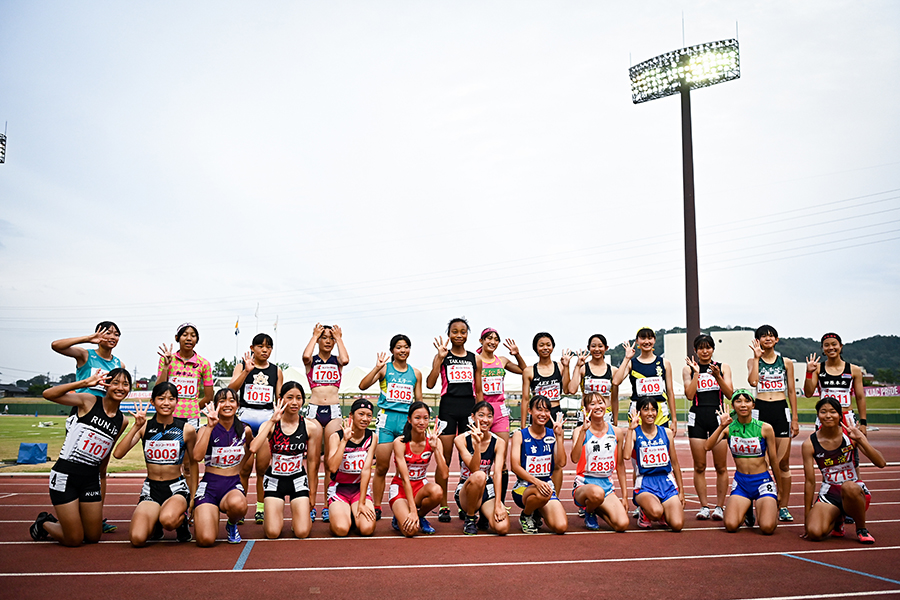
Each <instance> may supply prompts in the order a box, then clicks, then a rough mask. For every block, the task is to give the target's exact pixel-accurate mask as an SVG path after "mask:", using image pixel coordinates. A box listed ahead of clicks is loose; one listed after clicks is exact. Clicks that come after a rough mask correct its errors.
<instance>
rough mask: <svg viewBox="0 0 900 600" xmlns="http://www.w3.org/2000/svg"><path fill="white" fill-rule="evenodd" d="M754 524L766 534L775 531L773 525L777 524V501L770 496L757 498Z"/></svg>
mask: <svg viewBox="0 0 900 600" xmlns="http://www.w3.org/2000/svg"><path fill="white" fill-rule="evenodd" d="M756 524H757V525H758V526H759V530H760V531H762V532H763V533H764V534H766V535H772V534H773V533H775V527H777V526H778V501H777V500H776V499H775V498H773V497H772V496H763V497H762V498H757V500H756Z"/></svg>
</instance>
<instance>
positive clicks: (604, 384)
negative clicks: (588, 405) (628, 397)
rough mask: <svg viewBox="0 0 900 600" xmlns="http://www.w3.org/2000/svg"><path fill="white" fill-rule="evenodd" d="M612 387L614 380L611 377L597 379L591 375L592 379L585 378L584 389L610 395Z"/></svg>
mask: <svg viewBox="0 0 900 600" xmlns="http://www.w3.org/2000/svg"><path fill="white" fill-rule="evenodd" d="M611 387H612V381H610V380H609V379H597V378H594V377H591V378H590V379H588V378H585V380H584V391H585V393H587V392H594V393H597V394H600V395H601V396H609V392H610V388H611Z"/></svg>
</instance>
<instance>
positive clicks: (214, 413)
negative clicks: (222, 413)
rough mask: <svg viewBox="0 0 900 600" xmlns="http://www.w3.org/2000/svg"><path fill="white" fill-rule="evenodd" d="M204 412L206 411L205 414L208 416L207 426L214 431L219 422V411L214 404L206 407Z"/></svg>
mask: <svg viewBox="0 0 900 600" xmlns="http://www.w3.org/2000/svg"><path fill="white" fill-rule="evenodd" d="M204 410H205V411H206V412H205V413H204V414H205V415H206V424H207V425H208V426H209V428H210V429H212V428H213V427H215V426H216V424H218V422H219V411H218V409H216V408H214V407H213V403H212V402H210V403H209V404H207V405H206V407H205V408H204Z"/></svg>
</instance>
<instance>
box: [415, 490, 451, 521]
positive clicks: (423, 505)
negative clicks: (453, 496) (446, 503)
mask: <svg viewBox="0 0 900 600" xmlns="http://www.w3.org/2000/svg"><path fill="white" fill-rule="evenodd" d="M443 493H445V492H443V491H442V490H441V488H440V486H438V484H436V483H426V484H425V485H423V486H422V489H420V490H419V491H418V492H417V493H416V499H415V502H416V506H417V507H418V511H417V512H418V514H419V518H420V519H421V518H423V517H424V516H425V515H427V514H428V513H429V512H431V510H432V509H434V508H437V507H438V504H439V503H440V501H441V498H442V497H443V496H442V494H443Z"/></svg>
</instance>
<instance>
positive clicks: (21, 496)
mask: <svg viewBox="0 0 900 600" xmlns="http://www.w3.org/2000/svg"><path fill="white" fill-rule="evenodd" d="M809 433H810V430H809V429H803V430H801V434H800V440H802V439H806V437H807V436H808V435H809ZM870 439H871V440H872V443H873V444H874V445H875V446H876V447H878V448H879V449H880V450H881V451H882V452H883V453H884V455H885V458H886V459H887V460H888V462H889V463H892V466H888V467H887V468H886V469H883V470H879V469H876V468H874V467H871V466H869V467H866V466H865V465H866V464H867V462H868V461H866V459H865V457H863V465H864V466H863V468H862V476H863V480H864V481H865V482H866V483H867V484H868V486H869V488H870V489H871V490H872V505H871V507H870V509H869V513H868V516H869V530H870V531H871V532H872V534H873V535H874V536H875V538H876V540H877V542H876V544H875V545H874V546H863V545H861V544H859V543H858V542H857V541H856V538H855V535H853V532H854V529H853V526H852V525H850V526H848V527H847V533H848V535H847V537H846V538H844V539H837V538H832V539H829V540H826V541H824V542H819V543H812V542H808V541H806V540H802V539H800V538H799V534H800V533H801V532H802V530H803V526H802V523H801V522H800V521H802V515H803V509H802V503H803V485H802V482H803V479H802V468H801V461H800V443H799V441H797V440H795V442H794V444H793V446H792V447H793V452H792V460H791V465H792V467H793V473H794V486H793V491H792V495H791V511H792V512H793V514H794V516H795V518H797V521H795V522H794V523H791V524H779V527H778V530H777V531H776V533H775V534H774V535H773V536H771V537H765V536H762V535H760V534H759V533H758V532H756V531H755V530H754V531H748V530H744V529H742V530H741V531H740V532H738V533H736V534H727V533H725V532H724V530H723V529H722V527H721V524H720V523H715V522H712V521H705V522H704V521H697V520H695V519H694V517H693V515H694V513H695V512H696V508H697V501H696V498H695V497H694V496H693V495H692V494H693V484H692V478H691V475H692V474H691V473H690V472H686V473H684V479H685V487H686V490H687V492H688V497H687V508H686V524H685V529H684V531H683V532H682V533H679V534H675V533H671V532H669V531H665V530H651V531H642V530H638V529H637V528H636V527H634V521H633V520H632V528H631V529H630V530H629V531H627V532H626V533H622V534H615V533H612V532H611V531H601V532H589V531H587V530H585V529H584V527H583V524H582V521H581V519H579V518H578V517H577V516H576V514H575V506H574V504H573V503H572V500H571V493H569V492H568V490H570V489H571V487H570V486H571V480H572V478H573V474H572V473H571V472H570V471H569V470H568V469H567V472H566V482H565V484H564V492H563V498H562V499H563V504H564V506H565V507H566V509H567V511H568V512H569V515H570V516H569V532H568V533H566V534H565V535H562V536H558V535H552V534H540V535H523V534H522V533H521V531H520V529H519V526H518V519H517V518H516V517H517V516H518V509H516V508H515V507H514V508H513V513H512V518H513V522H512V527H511V534H510V535H509V536H507V537H506V539H500V538H498V537H496V536H493V535H489V534H485V533H481V532H480V533H479V534H478V535H477V536H471V537H470V536H465V535H463V534H462V522H461V521H459V520H458V519H456V518H455V517H454V520H453V522H452V523H449V524H443V523H438V521H437V518H436V517H434V518H432V519H431V521H432V524H433V525H434V526H435V528H436V529H437V534H436V535H434V536H421V537H417V538H416V539H411V540H407V539H403V538H402V537H400V535H399V534H397V533H395V532H393V531H392V530H391V528H390V518H389V511H388V509H387V502H386V500H387V497H386V496H385V504H384V508H385V512H386V513H387V514H388V519H382V520H381V521H379V523H378V528H377V530H376V535H375V537H373V538H368V539H366V538H360V537H354V536H353V535H352V534H351V536H350V537H349V538H346V539H335V538H332V537H331V536H330V533H329V530H328V526H327V525H326V524H324V523H321V522H320V521H317V522H316V523H315V524H314V525H313V532H312V535H311V537H310V539H307V540H297V539H294V538H290V537H288V538H282V539H280V540H271V541H270V540H265V539H263V537H264V536H263V535H262V526H261V525H255V524H254V523H253V521H252V510H253V508H252V504H251V509H250V510H251V513H250V516H251V519H250V520H248V521H247V523H246V524H245V525H243V526H242V527H241V534H242V536H243V538H244V543H242V544H238V545H229V544H227V543H225V542H224V541H220V543H219V544H217V545H216V546H215V547H214V548H210V549H199V548H196V547H195V545H194V544H193V543H190V544H177V543H174V541H171V540H167V541H164V542H159V543H151V545H150V546H148V547H147V548H143V549H134V548H131V546H130V545H129V544H128V542H127V530H128V519H129V518H130V515H131V512H132V510H133V508H134V504H135V501H136V499H137V495H138V492H139V488H140V482H141V479H139V478H137V477H115V478H111V479H110V480H109V483H108V496H107V504H106V515H107V517H108V518H109V520H110V521H112V522H113V523H115V524H117V525H118V526H119V531H118V532H116V533H114V534H111V535H105V536H104V537H103V541H102V542H101V543H100V544H96V545H92V546H85V547H82V548H79V549H68V548H63V547H61V546H59V545H58V544H55V543H51V542H41V543H35V542H32V541H31V539H30V538H29V536H28V532H27V530H28V526H29V525H30V523H31V522H32V521H33V519H34V517H35V515H37V513H38V512H40V511H41V510H51V507H50V504H49V497H48V495H47V483H46V477H45V476H35V477H12V476H2V475H0V507H2V513H0V559H2V560H0V586H2V589H3V590H5V591H4V592H3V594H2V595H0V596H2V597H6V598H22V599H27V598H41V599H43V598H47V597H48V596H50V595H59V594H62V595H63V596H64V597H65V598H73V599H75V598H90V599H92V600H96V599H97V598H103V597H110V596H112V595H113V594H115V596H117V597H119V598H123V599H125V600H130V599H131V598H146V597H160V596H162V595H164V594H165V595H169V596H170V597H173V598H179V599H181V598H222V599H225V598H235V597H243V598H262V597H271V596H274V595H275V594H278V595H280V596H282V595H283V596H287V597H319V598H323V597H327V598H355V599H359V598H373V599H374V598H391V599H392V600H401V599H403V600H405V599H406V598H438V597H440V598H461V597H464V596H471V595H472V594H475V593H478V594H493V595H494V596H496V597H498V598H508V597H541V596H544V597H552V598H569V597H579V598H603V597H622V596H624V595H629V596H638V597H642V598H666V599H667V600H668V599H672V600H675V599H679V598H691V599H698V600H699V599H703V598H735V599H736V598H767V599H773V598H790V599H796V600H799V599H801V598H849V597H859V598H862V597H893V598H900V518H898V507H900V428H890V427H883V428H882V429H881V431H877V432H871V433H870ZM677 444H678V453H679V459H680V461H681V464H682V466H683V467H684V466H689V465H690V464H691V463H690V453H689V450H688V448H687V440H686V438H684V437H681V436H679V438H678V441H677ZM710 458H711V457H710ZM454 461H455V458H454ZM454 464H458V463H454ZM729 464H732V463H731V462H730V459H729ZM570 467H571V465H570ZM712 475H713V471H712V469H711V468H710V469H709V470H708V471H707V477H708V485H709V489H710V491H712V490H713V489H714V485H715V482H714V480H713V476H712ZM455 480H456V477H455V475H453V476H451V486H453V485H455ZM252 483H253V482H252V481H251V487H253V486H252ZM629 485H630V477H629ZM319 493H320V497H319V502H318V506H319V510H320V511H321V507H322V499H321V486H320V492H319ZM713 497H714V496H713ZM250 501H251V503H252V502H254V501H255V493H251V497H250ZM508 503H509V504H510V505H512V502H511V501H508ZM451 504H452V500H451ZM455 512H456V511H455V508H454V515H455ZM289 527H290V525H289V521H288V522H286V523H285V535H290V529H289ZM171 536H172V534H171V533H170V534H167V537H171ZM220 536H224V525H223V526H221V527H220Z"/></svg>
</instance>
